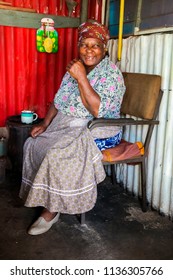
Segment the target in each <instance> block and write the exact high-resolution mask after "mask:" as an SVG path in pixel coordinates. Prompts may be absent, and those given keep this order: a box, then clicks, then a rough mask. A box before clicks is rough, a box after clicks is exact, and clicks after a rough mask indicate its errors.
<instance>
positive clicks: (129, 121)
mask: <svg viewBox="0 0 173 280" xmlns="http://www.w3.org/2000/svg"><path fill="white" fill-rule="evenodd" d="M156 124H159V121H158V120H146V119H143V120H135V119H133V118H119V119H104V118H99V119H97V118H95V119H93V120H91V121H89V122H88V125H87V127H88V129H90V130H92V129H94V128H96V127H103V126H126V125H156Z"/></svg>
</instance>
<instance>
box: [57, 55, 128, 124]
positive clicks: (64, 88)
mask: <svg viewBox="0 0 173 280" xmlns="http://www.w3.org/2000/svg"><path fill="white" fill-rule="evenodd" d="M87 77H88V80H89V82H90V84H91V86H92V87H93V89H94V90H95V91H96V92H97V93H98V94H99V96H100V97H101V104H100V108H99V115H98V117H99V118H100V117H105V118H118V117H119V116H120V106H121V102H122V98H123V94H124V92H125V86H124V80H123V77H122V74H121V72H120V70H119V69H118V67H117V66H116V65H115V64H114V63H113V62H111V61H110V60H109V58H108V56H106V57H105V58H104V59H103V60H102V61H101V62H100V63H99V64H98V65H97V66H96V67H95V68H94V69H93V70H92V71H91V72H90V73H89V74H88V76H87ZM54 104H55V107H56V108H57V109H58V110H59V111H61V112H62V113H64V114H66V115H72V116H74V117H77V118H88V119H89V120H90V119H92V118H93V116H92V115H91V114H90V113H89V112H88V110H87V109H86V108H85V107H84V105H83V103H82V101H81V98H80V93H79V90H78V84H77V81H76V80H75V79H74V78H72V77H71V76H70V74H69V73H68V72H67V73H66V74H65V76H64V78H63V80H62V83H61V86H60V89H59V90H58V92H57V94H56V96H55V98H54Z"/></svg>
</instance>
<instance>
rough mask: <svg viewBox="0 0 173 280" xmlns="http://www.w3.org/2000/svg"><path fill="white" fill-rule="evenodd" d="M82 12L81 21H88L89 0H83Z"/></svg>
mask: <svg viewBox="0 0 173 280" xmlns="http://www.w3.org/2000/svg"><path fill="white" fill-rule="evenodd" d="M80 12H81V19H80V23H83V22H85V21H87V17H88V0H82V2H81V11H80Z"/></svg>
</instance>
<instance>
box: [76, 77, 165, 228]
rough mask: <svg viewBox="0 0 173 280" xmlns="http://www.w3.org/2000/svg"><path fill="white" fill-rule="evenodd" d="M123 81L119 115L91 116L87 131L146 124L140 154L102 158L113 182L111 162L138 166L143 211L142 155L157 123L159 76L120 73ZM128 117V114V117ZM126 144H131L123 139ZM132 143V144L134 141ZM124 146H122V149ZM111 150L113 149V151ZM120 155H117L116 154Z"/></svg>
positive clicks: (144, 194)
mask: <svg viewBox="0 0 173 280" xmlns="http://www.w3.org/2000/svg"><path fill="white" fill-rule="evenodd" d="M123 76H124V81H125V85H126V92H125V94H124V97H123V102H122V106H121V118H119V119H94V120H92V121H90V122H89V123H88V128H89V129H90V130H92V129H94V128H95V127H100V126H113V125H115V126H117V125H119V126H123V127H126V126H131V125H133V126H138V125H142V126H143V125H145V126H146V125H147V133H146V137H145V140H144V142H143V147H144V153H143V154H141V153H140V151H139V153H138V155H137V154H133V152H132V153H130V156H129V157H128V153H127V154H126V156H125V157H124V158H123V159H119V157H118V158H117V159H116V157H115V158H113V160H111V161H103V164H104V165H111V175H112V178H113V183H115V181H116V179H115V178H116V175H115V166H114V165H115V164H120V163H125V164H138V165H140V171H141V172H140V175H141V189H142V211H144V212H145V211H146V210H147V201H146V172H147V171H146V165H145V162H146V158H147V156H148V148H149V143H150V139H151V136H152V132H153V129H154V126H155V125H158V124H159V121H158V120H157V115H158V111H159V106H160V102H161V98H162V94H163V92H162V90H161V77H160V76H158V75H151V74H141V73H123ZM128 116H129V117H128ZM126 144H127V147H128V145H132V146H133V143H129V142H126ZM122 145H124V142H123V141H122V142H121V143H120V144H119V145H118V146H117V147H115V148H112V149H116V154H118V153H119V152H118V151H120V152H121V149H122ZM134 145H136V143H134ZM123 149H124V148H123ZM106 151H107V152H109V151H110V152H112V150H111V149H107V150H106ZM114 152H115V150H114ZM120 158H121V157H120ZM81 223H82V224H84V223H85V213H83V214H81Z"/></svg>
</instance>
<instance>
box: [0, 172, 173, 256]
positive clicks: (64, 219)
mask: <svg viewBox="0 0 173 280" xmlns="http://www.w3.org/2000/svg"><path fill="white" fill-rule="evenodd" d="M19 187H20V180H19V178H16V176H15V175H14V174H11V173H9V174H7V176H6V182H5V183H3V184H0V207H1V223H0V241H1V242H0V259H1V260H29V259H32V260H46V259H47V260H134V259H138V260H142V259H145V260H160V259H161V260H172V259H173V242H172V238H173V224H172V222H171V221H170V220H169V219H168V217H163V216H160V215H159V214H158V213H157V212H156V211H151V210H149V211H148V212H146V213H143V212H142V211H141V209H140V205H139V201H138V200H137V199H136V198H134V197H133V196H131V195H130V194H127V193H126V192H125V191H124V190H123V188H121V187H120V186H118V185H117V186H116V187H113V186H112V185H111V183H110V179H109V178H106V180H105V181H104V182H103V183H101V184H100V185H99V186H98V200H97V203H96V206H95V207H94V209H93V210H91V211H90V212H88V213H87V215H86V225H84V226H81V225H80V223H79V221H78V220H77V217H76V216H75V215H63V214H62V215H61V216H60V220H59V221H58V222H57V223H56V224H55V225H54V226H53V227H52V228H51V229H50V231H48V232H47V233H45V234H42V235H39V236H30V235H28V234H27V232H26V229H27V227H28V226H29V225H30V224H31V223H32V221H33V220H34V219H35V218H36V216H37V215H38V211H39V209H31V208H26V207H24V206H23V203H22V201H21V200H20V199H19V198H18V191H19Z"/></svg>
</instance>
